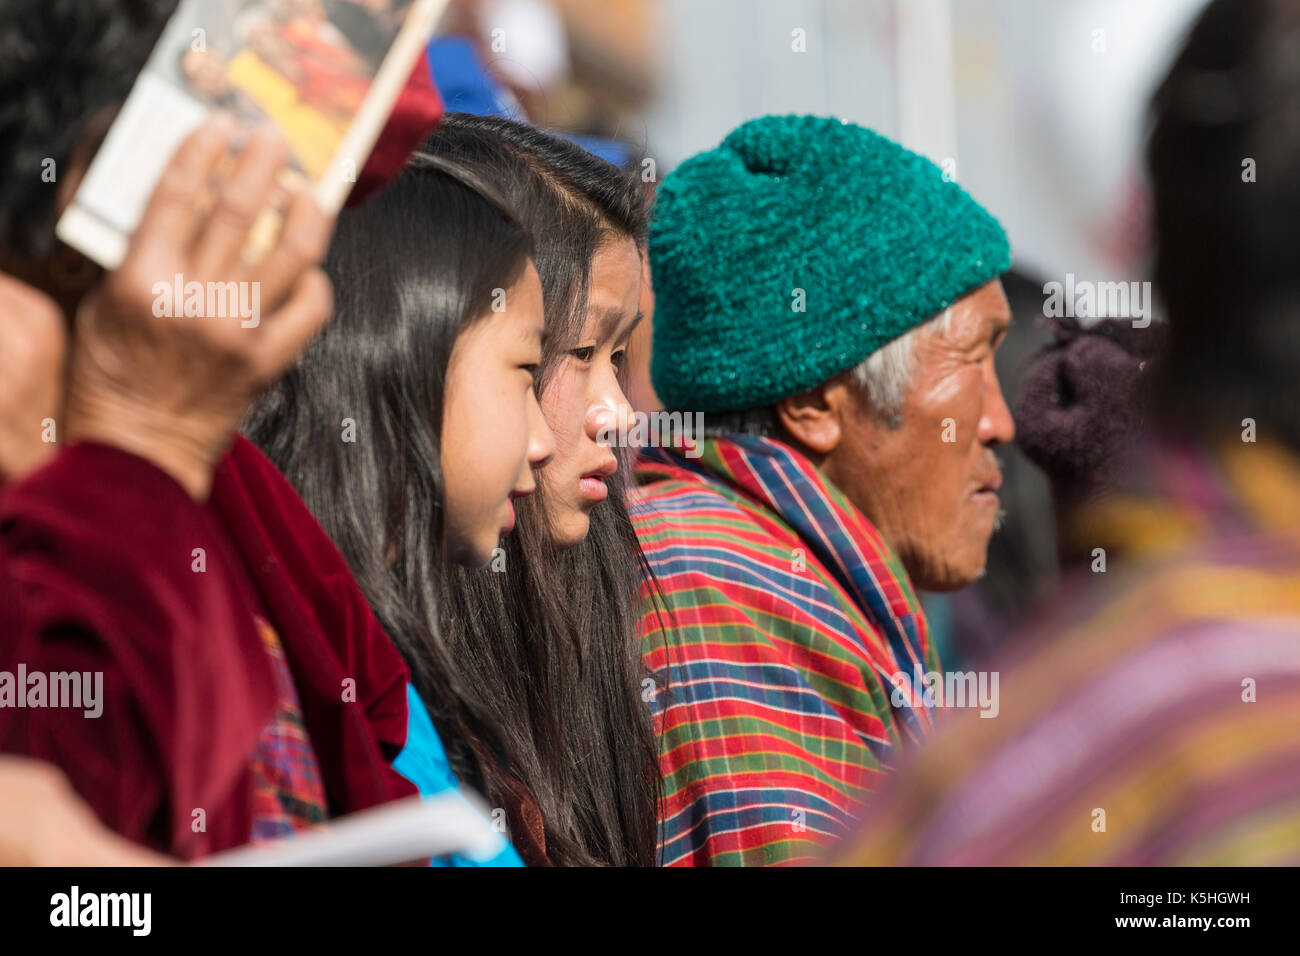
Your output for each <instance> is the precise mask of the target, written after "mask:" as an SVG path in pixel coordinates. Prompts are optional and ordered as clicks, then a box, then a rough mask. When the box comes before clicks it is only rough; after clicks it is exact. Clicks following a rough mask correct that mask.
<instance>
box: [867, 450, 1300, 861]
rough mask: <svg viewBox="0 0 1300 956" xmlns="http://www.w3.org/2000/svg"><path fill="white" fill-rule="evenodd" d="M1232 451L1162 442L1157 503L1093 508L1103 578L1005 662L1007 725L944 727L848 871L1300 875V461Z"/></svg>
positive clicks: (902, 775)
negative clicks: (1104, 562) (1172, 868)
mask: <svg viewBox="0 0 1300 956" xmlns="http://www.w3.org/2000/svg"><path fill="white" fill-rule="evenodd" d="M1234 445H1235V447H1234ZM1234 445H1227V446H1224V447H1223V448H1221V449H1220V450H1219V453H1218V454H1217V455H1214V456H1211V455H1209V454H1206V453H1203V452H1196V451H1192V450H1189V449H1181V450H1179V449H1174V448H1172V447H1169V446H1166V447H1164V448H1161V449H1157V450H1155V451H1154V452H1153V453H1152V454H1151V455H1150V456H1149V458H1148V459H1147V460H1146V462H1145V467H1143V468H1141V469H1140V470H1138V471H1137V472H1136V473H1137V474H1139V475H1141V476H1143V482H1144V484H1146V486H1147V487H1146V488H1145V489H1144V490H1143V491H1142V492H1141V493H1139V494H1138V495H1136V496H1133V495H1128V496H1125V497H1124V498H1119V497H1114V498H1110V499H1108V500H1105V501H1103V502H1101V503H1099V504H1097V505H1095V506H1093V507H1091V508H1090V509H1088V511H1087V512H1086V514H1081V515H1080V516H1079V517H1080V520H1079V521H1076V522H1075V524H1074V529H1075V533H1076V534H1083V533H1084V532H1083V530H1082V529H1083V528H1085V527H1090V528H1091V532H1090V534H1091V540H1092V542H1094V543H1095V545H1096V546H1097V547H1103V548H1105V549H1106V554H1107V557H1108V558H1109V560H1110V565H1109V567H1108V568H1107V570H1106V573H1104V574H1102V573H1092V574H1085V577H1087V578H1088V579H1089V580H1088V581H1087V583H1086V586H1085V587H1083V588H1082V589H1081V593H1079V594H1077V595H1076V596H1074V597H1073V598H1072V599H1069V600H1067V601H1066V602H1064V604H1063V606H1061V607H1060V610H1059V611H1058V612H1057V613H1056V614H1055V616H1054V617H1053V618H1052V619H1051V620H1049V621H1047V622H1044V623H1043V624H1042V625H1041V626H1039V627H1037V628H1034V629H1033V631H1032V633H1031V634H1029V635H1028V636H1027V639H1026V640H1025V641H1024V642H1023V643H1022V644H1021V645H1020V646H1019V651H1018V654H1017V655H1015V656H1013V657H1011V658H1010V659H1008V660H1007V661H1005V662H1004V664H1005V667H1004V670H1003V675H1002V676H1003V679H1002V682H1001V686H1002V695H1001V696H1002V707H1001V713H1000V714H999V716H998V717H997V718H996V719H993V720H984V719H980V718H979V717H978V716H976V715H974V714H967V715H963V717H962V718H961V719H958V720H953V721H950V722H945V727H944V730H943V732H941V733H939V734H937V735H935V737H934V738H932V740H931V741H930V745H929V746H928V747H927V748H926V749H925V751H924V752H923V753H921V754H920V755H919V757H918V759H917V760H916V762H915V763H914V764H913V765H911V766H909V767H907V768H905V769H903V770H902V771H900V772H899V773H898V774H897V775H895V776H894V777H893V778H892V779H891V780H890V784H889V786H888V787H887V788H886V792H885V793H882V794H880V795H879V799H878V801H877V803H876V804H875V806H874V808H873V812H872V814H871V815H870V816H869V817H868V821H867V826H866V829H865V831H864V833H863V835H862V836H861V837H859V838H858V839H857V840H856V841H855V844H854V845H853V846H852V847H851V848H850V849H849V850H848V851H847V852H846V853H844V854H843V857H842V858H843V860H844V861H845V862H849V863H859V864H895V863H913V864H995V865H1008V864H1010V865H1015V864H1049V865H1074V864H1107V865H1113V864H1120V865H1165V864H1202V865H1233V864H1292V865H1294V864H1300V460H1297V459H1296V458H1295V457H1294V456H1293V455H1292V454H1290V453H1288V452H1285V451H1283V450H1281V449H1279V448H1278V447H1277V446H1272V445H1268V444H1263V443H1260V444H1243V443H1241V442H1236V443H1234ZM1120 549H1122V553H1124V554H1125V555H1126V556H1127V557H1128V559H1129V562H1128V564H1127V566H1125V565H1124V564H1123V562H1117V561H1116V554H1117V553H1120ZM1117 563H1118V564H1119V565H1120V566H1118V567H1117ZM1049 637H1050V639H1049ZM1103 814H1104V816H1103ZM1101 821H1104V830H1103V829H1101V827H1100V825H1099V824H1100V822H1101Z"/></svg>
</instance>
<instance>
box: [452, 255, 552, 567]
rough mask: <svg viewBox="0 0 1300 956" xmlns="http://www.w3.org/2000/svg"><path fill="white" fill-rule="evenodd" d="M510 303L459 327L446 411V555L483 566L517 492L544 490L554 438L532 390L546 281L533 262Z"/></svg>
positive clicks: (509, 519) (509, 518)
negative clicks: (538, 475)
mask: <svg viewBox="0 0 1300 956" xmlns="http://www.w3.org/2000/svg"><path fill="white" fill-rule="evenodd" d="M504 305H505V308H504V310H503V311H501V312H489V313H488V314H487V315H486V316H484V317H482V318H480V319H479V320H478V321H476V322H474V323H473V324H472V325H470V326H469V328H467V329H465V331H463V332H461V334H460V335H459V336H458V337H457V339H456V344H455V346H454V347H453V348H452V352H451V360H450V361H449V363H448V366H447V386H446V394H445V396H444V399H443V415H442V450H441V462H442V476H443V504H444V509H443V510H444V513H445V515H446V518H445V520H444V522H443V553H444V555H445V557H446V558H447V560H449V561H453V562H455V563H457V564H463V565H465V566H467V567H481V566H482V565H484V564H487V562H488V561H489V560H490V559H491V557H492V549H493V548H495V547H496V546H497V542H498V540H499V539H500V537H501V536H502V535H504V534H508V533H509V532H510V531H511V529H512V528H514V524H515V512H514V506H513V505H512V504H511V501H512V500H513V499H515V498H519V497H523V496H524V495H528V494H531V493H532V492H533V490H534V488H535V487H536V484H535V482H534V480H533V469H534V468H540V467H542V466H543V465H545V464H546V463H547V461H548V460H549V459H550V457H551V454H552V453H553V452H554V450H555V440H554V438H553V437H552V435H551V430H550V428H548V427H547V424H546V421H545V419H544V418H543V417H542V414H541V409H540V408H539V406H538V404H537V394H536V392H534V390H533V374H534V372H535V371H536V368H537V364H538V363H539V362H540V361H541V359H542V327H543V321H544V313H543V311H542V283H541V280H540V279H539V278H538V275H537V269H536V268H534V267H533V264H532V262H531V261H530V262H529V263H528V265H527V267H526V268H525V269H524V273H523V275H522V276H521V277H520V278H519V281H518V282H516V283H515V284H514V286H513V287H511V288H510V289H508V290H507V291H506V293H505V303H504Z"/></svg>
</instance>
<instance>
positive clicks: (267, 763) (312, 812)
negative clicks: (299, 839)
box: [251, 618, 329, 841]
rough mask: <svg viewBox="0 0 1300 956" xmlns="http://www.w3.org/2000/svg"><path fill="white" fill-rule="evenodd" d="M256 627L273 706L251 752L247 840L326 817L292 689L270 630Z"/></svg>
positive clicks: (312, 754)
mask: <svg viewBox="0 0 1300 956" xmlns="http://www.w3.org/2000/svg"><path fill="white" fill-rule="evenodd" d="M257 627H258V630H259V631H260V632H261V634H262V643H263V645H264V646H265V647H266V653H267V656H268V657H270V659H271V670H272V672H273V673H274V675H275V685H276V692H277V693H276V698H277V702H276V708H275V716H274V717H273V718H272V719H271V723H270V724H268V725H267V727H266V729H265V730H264V731H262V736H261V738H260V739H259V740H258V744H257V750H256V751H255V752H254V753H253V763H252V768H251V769H252V780H253V833H252V839H253V840H254V841H259V840H271V839H275V838H277V837H282V836H286V835H288V834H291V833H293V832H294V831H295V830H302V829H305V828H306V827H309V826H312V825H314V824H317V823H321V822H322V821H324V820H325V819H326V817H327V816H328V812H327V807H328V805H329V804H328V801H327V800H326V797H325V784H324V782H323V781H322V779H321V772H320V766H319V764H317V762H316V753H315V751H313V750H312V746H311V739H310V738H309V737H308V736H307V728H306V727H305V726H304V724H303V719H302V708H301V706H300V705H299V703H298V691H297V689H296V688H295V687H294V683H293V674H292V672H291V671H290V670H289V661H288V660H287V659H286V658H285V656H284V649H283V648H281V647H280V640H279V637H278V636H277V635H276V633H275V629H274V628H272V627H271V625H270V624H268V623H267V622H266V621H264V620H262V619H261V618H258V619H257Z"/></svg>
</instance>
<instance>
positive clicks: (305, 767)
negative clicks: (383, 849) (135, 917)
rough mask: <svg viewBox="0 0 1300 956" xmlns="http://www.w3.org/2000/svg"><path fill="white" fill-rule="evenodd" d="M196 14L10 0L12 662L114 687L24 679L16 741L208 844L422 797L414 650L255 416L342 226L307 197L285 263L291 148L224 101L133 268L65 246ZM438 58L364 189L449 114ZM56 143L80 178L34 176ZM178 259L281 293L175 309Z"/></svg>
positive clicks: (172, 832)
mask: <svg viewBox="0 0 1300 956" xmlns="http://www.w3.org/2000/svg"><path fill="white" fill-rule="evenodd" d="M173 9H174V3H173V2H168V0H134V2H122V0H113V2H109V0H94V2H91V0H77V2H75V3H73V2H58V3H49V2H27V0H24V2H21V3H15V4H7V5H5V7H4V8H3V12H2V13H0V100H3V101H4V102H5V103H6V104H8V108H6V109H5V110H4V111H3V112H2V113H0V143H3V147H0V270H3V273H0V341H3V343H4V344H5V345H6V346H7V348H6V349H4V350H0V361H2V362H3V363H4V365H5V366H7V367H5V368H3V369H0V372H3V374H0V383H4V388H3V389H0V405H3V406H4V407H3V408H0V412H3V413H4V414H0V420H2V421H4V422H5V423H6V424H5V428H4V429H3V431H0V434H2V435H3V442H2V443H0V455H3V458H0V478H3V479H4V484H3V487H2V488H0V599H3V600H7V601H9V602H10V607H9V608H8V609H6V613H4V614H0V670H8V669H10V668H13V669H15V670H19V672H22V670H25V671H26V672H27V675H28V681H29V686H28V687H21V688H20V692H21V693H24V694H27V692H28V691H29V689H31V687H32V686H34V687H35V688H39V687H40V686H41V683H40V681H39V680H38V681H37V682H35V684H34V685H32V684H31V678H32V677H34V676H38V675H40V676H46V677H47V680H48V682H49V683H51V684H52V683H53V678H49V677H48V675H63V674H73V675H82V676H83V677H84V678H85V679H86V680H89V679H90V675H94V680H95V683H94V685H93V686H94V687H95V688H96V690H95V698H96V699H95V701H94V702H93V703H90V702H87V703H88V704H89V706H88V707H86V708H79V707H75V706H74V707H69V706H36V705H35V704H33V705H30V706H14V705H13V700H12V698H13V691H14V689H15V683H16V682H11V681H5V682H4V683H5V685H6V686H5V687H4V689H3V690H0V702H3V704H4V706H3V707H2V708H0V750H4V751H6V752H10V753H14V754H21V755H24V756H28V757H33V758H38V759H40V760H44V761H48V762H49V763H50V764H53V765H55V766H56V767H57V768H58V769H59V770H61V771H62V773H63V775H64V776H65V777H66V779H67V781H68V782H69V783H70V784H71V786H72V787H73V789H74V790H75V791H76V793H77V794H78V795H79V797H80V798H81V799H82V800H84V801H85V802H86V803H87V804H88V805H89V806H90V807H91V808H92V809H93V811H94V813H95V814H96V815H97V816H98V817H99V819H100V821H101V822H102V823H103V824H104V825H105V826H107V827H109V828H110V829H112V830H114V831H116V832H117V833H118V834H119V835H121V836H123V837H126V838H128V839H130V840H133V841H136V842H139V843H143V844H145V845H147V846H149V847H151V848H154V849H159V850H165V851H167V852H169V853H171V854H173V855H175V856H178V857H181V858H184V859H191V858H195V857H199V856H203V855H206V854H208V853H211V852H213V851H216V850H221V849H226V848H229V847H233V846H237V845H241V844H244V843H248V842H249V841H250V840H254V839H261V838H267V837H277V836H282V835H285V834H288V833H292V832H294V831H296V830H298V829H302V828H305V827H307V826H311V825H313V824H315V823H317V822H320V821H322V820H324V819H327V818H330V817H333V816H340V815H343V814H346V813H349V812H352V811H354V810H360V809H364V808H366V807H370V806H373V805H376V804H379V803H383V802H386V801H388V800H390V799H393V798H394V797H397V796H405V795H408V794H411V793H414V791H415V788H414V787H413V786H411V784H410V783H409V782H407V781H406V780H405V779H403V778H402V777H401V776H400V775H399V774H398V773H397V772H396V771H394V770H393V769H392V766H391V761H392V759H393V757H395V756H396V755H397V753H398V752H399V751H400V750H401V749H402V746H403V744H404V741H405V736H406V717H407V710H406V703H405V698H404V696H403V688H404V684H405V678H406V668H405V665H404V664H403V663H402V660H401V657H400V655H399V654H398V653H397V651H396V649H395V648H393V647H392V646H391V643H390V642H389V641H388V638H387V636H386V635H385V634H384V633H383V632H382V630H381V629H380V628H379V625H378V623H377V622H376V621H375V620H374V618H373V616H372V615H370V613H369V609H368V608H367V607H366V604H365V600H364V598H363V597H362V595H361V593H360V592H359V591H358V590H357V588H356V585H355V582H353V581H352V580H351V577H350V575H349V574H348V572H347V568H346V565H345V564H344V563H343V560H342V558H341V557H340V556H339V555H338V553H337V551H336V550H334V549H333V547H332V545H331V544H330V542H329V540H328V539H327V538H326V537H325V535H324V533H323V532H322V531H321V529H320V527H319V526H318V525H316V523H315V521H314V520H313V519H312V518H311V516H310V514H308V513H307V511H306V508H305V506H304V505H303V504H302V502H301V501H300V500H299V499H298V498H297V497H296V496H295V495H294V494H293V492H292V490H291V489H290V488H289V487H288V485H287V484H286V483H285V481H284V479H283V478H282V476H280V475H279V474H278V472H276V471H275V469H274V467H273V466H271V464H270V463H269V462H268V461H266V459H265V458H264V457H262V456H261V455H260V454H259V453H258V452H257V451H256V450H255V449H254V448H253V447H252V445H251V444H250V443H248V442H247V441H246V440H243V439H241V438H239V437H238V436H237V435H235V434H234V429H235V427H236V425H237V423H238V421H239V419H240V417H241V416H242V415H243V413H244V411H245V409H246V408H247V407H248V405H249V404H250V403H251V401H252V400H253V397H254V396H255V395H256V394H257V392H258V391H259V390H260V389H261V388H262V387H264V386H265V385H266V384H267V383H269V382H270V381H272V380H273V379H274V378H275V377H276V376H277V375H278V374H279V373H280V372H281V371H282V370H283V369H284V368H286V367H287V366H289V365H290V364H292V363H293V361H294V360H295V359H296V357H297V355H298V353H299V352H300V351H301V349H302V348H303V347H304V346H305V344H306V343H307V341H309V340H310V338H311V336H312V335H313V334H315V332H316V331H317V330H318V329H319V328H320V326H321V325H322V324H323V323H324V322H325V321H326V320H327V319H328V317H329V314H330V308H331V292H330V286H329V282H328V280H327V279H326V278H325V276H324V274H323V272H321V270H320V269H319V268H318V265H317V263H318V261H319V258H320V257H321V256H322V255H323V253H324V250H325V246H326V244H327V243H328V240H329V235H330V232H331V229H332V227H333V217H332V216H328V215H325V214H324V213H322V212H321V211H320V210H319V209H318V208H317V207H316V205H315V203H314V201H313V200H312V198H311V196H310V195H309V194H307V193H306V192H303V191H301V190H298V191H291V192H290V194H289V195H287V196H283V197H281V198H282V200H283V202H282V203H281V206H282V208H283V211H284V222H283V225H282V228H281V229H280V232H279V235H278V236H277V237H276V239H275V241H274V242H273V243H271V247H270V249H269V250H268V251H267V253H266V255H265V256H263V257H262V258H261V259H260V260H259V261H255V262H250V261H248V260H247V259H246V258H245V257H244V256H243V255H241V252H242V250H243V249H244V244H245V242H246V237H247V235H248V232H249V229H250V228H251V226H252V223H253V221H254V219H255V217H256V216H257V215H258V214H259V213H260V212H262V211H263V210H264V209H265V208H267V207H269V206H270V205H271V204H272V201H273V198H274V197H273V192H276V193H278V190H276V189H275V181H276V175H277V173H278V172H279V171H280V170H282V169H283V167H284V164H285V161H286V158H287V154H286V149H285V145H284V143H283V142H282V141H281V140H280V139H279V137H278V136H276V135H275V133H274V131H272V130H267V129H264V128H259V129H257V130H255V131H253V132H251V133H247V132H246V131H240V130H238V129H237V128H236V125H235V123H234V121H233V120H232V119H231V118H230V117H224V118H213V119H210V120H209V121H208V122H206V123H204V124H203V125H202V126H200V127H199V128H198V129H197V130H195V131H194V132H193V133H192V134H191V135H190V136H189V137H187V138H186V139H185V140H184V142H183V143H182V144H181V145H180V146H179V147H178V149H177V150H176V151H175V154H174V155H173V157H172V158H171V160H170V162H169V163H168V165H167V168H166V169H165V171H164V172H163V174H162V176H161V179H160V180H159V182H158V184H157V185H156V186H155V188H154V190H153V192H152V196H151V198H150V200H149V202H148V205H147V207H146V210H145V212H144V215H143V217H142V219H141V222H140V224H139V226H138V228H137V229H136V230H135V232H134V234H133V235H132V237H131V239H130V243H129V246H128V248H127V252H126V256H125V258H124V260H123V262H122V264H121V265H120V266H119V267H118V268H117V269H115V270H113V271H111V272H107V273H105V272H104V271H103V270H100V269H98V268H97V267H95V266H93V265H91V264H90V263H88V262H86V261H85V260H83V259H82V258H81V257H80V255H79V254H78V253H76V252H75V251H74V250H71V249H69V248H66V247H61V246H60V245H59V244H58V243H57V242H56V238H55V222H56V221H57V219H58V217H59V215H60V213H61V212H62V210H63V209H64V208H65V207H66V205H67V203H68V202H69V201H70V200H71V199H72V196H73V195H74V193H75V191H76V189H77V187H78V185H79V183H80V181H81V179H82V177H83V175H84V173H85V170H86V167H87V165H88V163H89V160H90V158H91V157H92V156H93V154H94V152H95V150H96V149H97V148H98V146H99V145H100V143H101V142H102V140H103V137H104V135H105V133H106V131H107V129H108V127H109V125H110V123H111V122H112V120H113V118H114V115H115V114H116V112H117V110H118V109H119V108H120V106H121V104H122V102H123V101H124V100H125V98H126V96H127V93H128V91H129V90H130V89H131V87H132V84H133V83H134V82H135V79H136V76H137V74H138V72H139V70H140V68H141V67H142V66H143V64H144V63H145V60H146V58H147V56H148V54H149V51H150V50H151V48H152V47H153V45H154V43H155V41H156V39H157V37H158V35H159V33H160V32H161V30H162V28H163V25H164V23H165V22H166V20H167V17H168V16H169V15H170V14H171V13H172V11H173ZM418 77H419V74H418V71H417V73H416V74H413V75H412V78H411V83H410V84H408V87H407V89H405V90H404V91H403V92H402V95H401V97H400V98H399V101H398V106H397V108H396V110H395V112H394V114H393V116H392V117H391V118H390V122H389V125H388V126H387V127H386V128H385V131H384V133H383V134H382V136H381V142H380V144H379V146H378V147H377V148H376V150H375V151H374V153H373V154H372V160H373V159H375V158H376V157H378V158H380V160H381V162H379V163H378V164H374V163H370V162H368V163H367V166H366V169H365V170H363V171H362V176H361V177H359V182H358V186H359V187H360V186H362V185H363V183H364V184H365V185H367V186H368V188H373V187H374V185H375V183H376V181H377V180H378V181H382V180H383V179H385V178H386V176H387V174H385V173H384V171H383V169H382V167H383V166H384V157H387V159H386V162H387V163H390V164H392V163H394V157H397V158H396V160H395V162H396V163H397V164H400V162H401V161H403V160H404V159H405V156H406V154H407V153H409V151H410V143H409V139H410V138H411V137H412V136H414V138H416V139H418V138H419V136H420V135H422V134H423V133H425V132H427V130H428V128H429V127H430V126H431V125H432V124H433V122H434V120H435V119H436V118H437V116H438V115H439V113H440V109H439V108H438V107H439V104H438V101H437V99H436V97H435V96H433V95H432V92H431V91H430V90H429V84H428V77H427V75H425V76H424V77H423V79H424V82H423V85H422V90H423V92H420V91H419V90H417V89H416V87H417V86H419V84H418ZM403 140H408V142H407V144H406V146H405V149H403V146H402V141H403ZM45 158H48V159H49V160H52V165H51V168H53V169H57V171H58V180H57V183H56V185H54V186H48V185H46V186H41V187H40V188H34V184H35V182H36V180H35V177H36V176H37V175H39V173H38V172H37V171H38V170H40V169H41V168H42V165H43V159H45ZM222 170H224V171H225V174H224V175H223V174H222ZM388 173H391V168H389V170H388ZM205 205H206V208H204V207H205ZM177 274H180V275H184V276H185V277H186V278H187V279H189V280H191V281H192V282H198V283H200V284H202V283H201V279H200V277H202V278H203V279H208V280H209V281H212V282H222V283H225V282H230V283H231V284H234V283H235V282H247V283H251V284H253V285H255V286H257V287H258V288H259V289H260V301H261V303H262V304H263V306H264V309H263V312H262V315H261V317H260V320H259V322H258V323H257V324H256V326H255V327H252V328H241V327H240V325H239V321H238V317H232V316H229V315H225V316H221V315H205V316H203V317H202V318H201V321H198V322H195V321H194V316H192V315H189V316H186V315H178V314H176V310H172V309H160V308H159V304H160V302H159V295H158V292H157V287H156V280H157V279H158V278H160V277H168V276H173V275H177ZM232 321H233V322H234V323H235V324H234V325H232V324H231V322H232ZM15 342H17V343H18V347H17V348H12V347H13V345H14V343H15ZM11 348H12V351H11V350H10V349H11ZM11 363H12V367H10V366H11ZM51 446H52V447H51ZM88 476H90V477H88ZM326 582H328V583H326ZM60 679H61V680H62V678H60ZM344 680H352V681H355V684H354V687H355V695H354V696H351V699H348V698H347V697H345V696H344V695H340V693H339V688H340V687H342V686H344V684H343V681H344ZM88 711H89V712H88Z"/></svg>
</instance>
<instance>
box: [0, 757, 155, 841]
mask: <svg viewBox="0 0 1300 956" xmlns="http://www.w3.org/2000/svg"><path fill="white" fill-rule="evenodd" d="M173 862H174V861H173V860H171V859H169V858H168V857H165V856H159V855H158V854H156V853H154V852H152V851H150V850H147V849H145V848H144V847H141V846H137V845H136V844H134V843H131V842H130V841H128V840H124V839H123V838H122V837H120V836H118V835H117V834H116V833H113V832H112V831H111V830H108V829H106V828H105V827H104V825H103V824H101V823H100V822H99V820H97V819H96V818H95V814H94V813H93V812H92V811H91V809H90V807H88V806H87V805H86V804H85V803H84V802H83V801H82V799H81V798H80V797H78V796H77V794H76V792H75V791H74V790H73V789H72V787H71V786H69V784H68V781H67V778H65V777H64V776H63V774H62V773H60V772H59V770H58V768H57V767H54V766H52V765H50V764H46V763H41V762H40V761H38V760H29V759H27V758H25V757H10V756H4V755H0V866H165V865H168V864H170V863H173Z"/></svg>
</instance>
